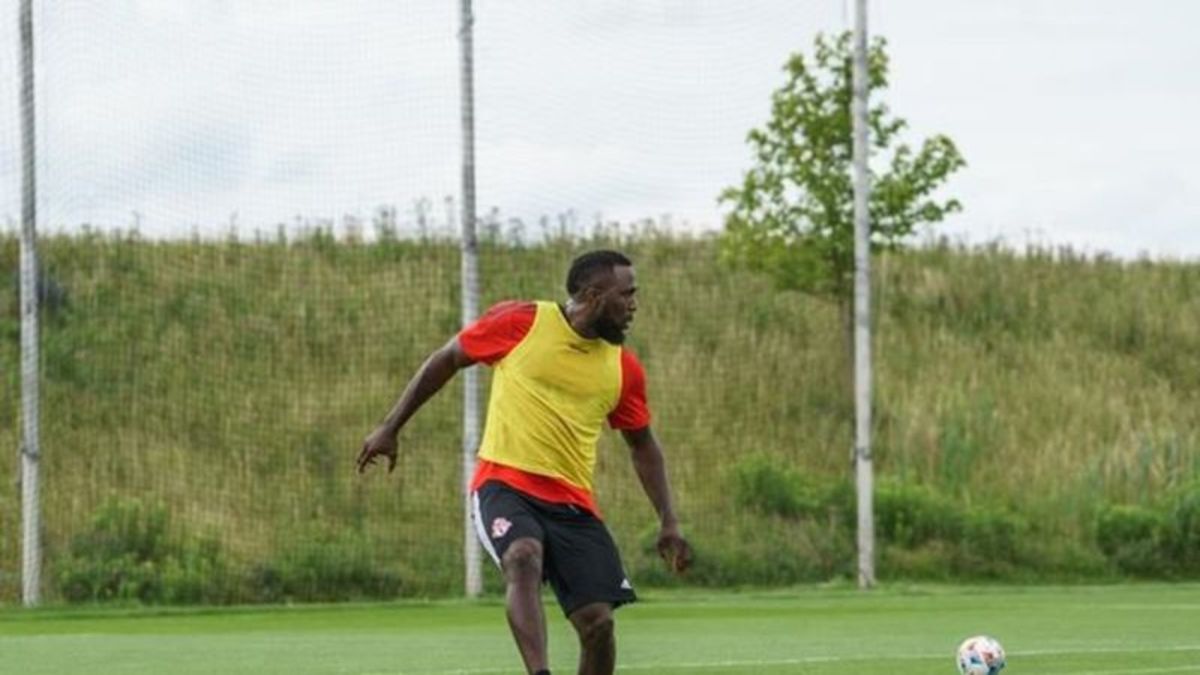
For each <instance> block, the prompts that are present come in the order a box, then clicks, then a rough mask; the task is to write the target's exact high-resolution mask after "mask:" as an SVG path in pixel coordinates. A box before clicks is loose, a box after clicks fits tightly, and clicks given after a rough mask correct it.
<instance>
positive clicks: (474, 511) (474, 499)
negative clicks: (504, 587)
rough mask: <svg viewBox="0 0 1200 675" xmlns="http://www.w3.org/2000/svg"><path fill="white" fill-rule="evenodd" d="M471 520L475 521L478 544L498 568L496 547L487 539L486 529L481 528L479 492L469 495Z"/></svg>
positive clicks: (481, 517)
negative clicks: (481, 545)
mask: <svg viewBox="0 0 1200 675" xmlns="http://www.w3.org/2000/svg"><path fill="white" fill-rule="evenodd" d="M471 520H473V521H475V536H476V537H479V543H481V544H483V549H484V550H485V551H487V552H488V555H490V556H492V561H493V562H495V563H496V566H497V567H499V566H500V556H498V555H496V547H495V546H492V540H491V539H489V538H488V534H487V528H485V527H484V526H483V512H482V511H480V510H479V492H478V491H476V492H472V493H471Z"/></svg>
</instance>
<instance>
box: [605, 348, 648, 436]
mask: <svg viewBox="0 0 1200 675" xmlns="http://www.w3.org/2000/svg"><path fill="white" fill-rule="evenodd" d="M608 424H609V426H611V427H612V428H614V429H629V430H633V431H636V430H637V429H645V428H646V427H648V426H650V406H649V405H647V403H646V371H645V370H643V369H642V364H641V363H640V362H639V361H638V360H637V357H636V356H634V355H633V352H631V351H629V350H628V349H622V350H621V398H620V399H618V400H617V407H616V408H614V409H613V411H612V412H611V413H609V414H608Z"/></svg>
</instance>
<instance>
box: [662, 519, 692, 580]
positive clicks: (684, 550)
mask: <svg viewBox="0 0 1200 675" xmlns="http://www.w3.org/2000/svg"><path fill="white" fill-rule="evenodd" d="M658 555H660V556H662V559H663V560H665V561H666V563H667V567H669V568H670V569H671V571H672V572H674V573H675V574H683V573H684V572H686V571H687V569H688V568H689V567H691V565H692V547H691V545H689V544H688V543H687V540H686V539H684V538H683V535H682V534H681V533H680V531H679V525H677V524H664V525H663V526H662V530H661V531H660V532H659V533H658Z"/></svg>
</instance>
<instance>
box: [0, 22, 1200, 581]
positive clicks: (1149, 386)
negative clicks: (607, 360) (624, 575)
mask: <svg viewBox="0 0 1200 675" xmlns="http://www.w3.org/2000/svg"><path fill="white" fill-rule="evenodd" d="M13 4H15V3H6V4H5V11H6V14H5V15H4V16H5V17H6V18H5V19H4V20H0V45H3V48H2V49H0V89H3V90H4V91H7V92H16V91H18V84H17V79H18V77H17V63H16V58H17V57H16V54H17V52H16V49H15V48H14V49H10V48H9V45H15V44H16V42H17V33H16V29H15V25H13V22H12V21H10V20H9V19H8V18H7V17H11V16H14V15H15V13H16V12H15V9H12V11H8V10H9V9H10V8H9V7H8V5H13ZM35 10H36V11H35V15H36V16H35V19H36V21H35V25H36V30H35V40H36V66H37V67H36V84H37V92H38V99H37V136H36V140H37V144H38V154H37V175H38V182H39V191H38V200H37V206H38V214H39V215H38V227H39V231H40V233H41V236H40V240H39V242H38V245H39V254H40V257H41V271H42V273H41V276H40V278H39V294H40V297H41V300H42V310H41V318H40V322H41V323H40V330H41V379H40V384H41V411H42V412H41V414H42V418H41V420H40V423H41V429H42V431H41V438H42V461H41V471H42V514H43V516H42V532H41V533H40V536H41V540H42V541H43V542H44V552H43V553H44V565H43V575H42V576H43V593H44V594H45V597H47V598H49V599H50V600H52V601H59V600H66V601H89V600H97V599H99V600H107V599H140V600H143V601H150V602H213V603H226V602H261V601H285V600H334V599H345V598H360V597H371V598H378V597H396V596H404V595H440V594H456V593H459V592H461V589H462V584H463V578H464V563H463V546H462V539H463V532H462V527H463V518H462V494H461V480H462V477H461V465H460V446H461V437H462V418H463V410H462V407H463V406H462V390H461V387H462V381H461V378H459V379H457V380H455V381H453V382H452V383H451V384H450V385H449V386H448V387H447V388H446V389H445V390H444V391H443V392H442V393H441V394H440V395H439V396H438V397H436V398H435V399H433V400H432V401H431V402H430V403H428V404H427V405H426V407H425V408H424V409H422V410H421V411H420V412H419V413H418V415H417V416H416V417H415V418H414V419H413V421H412V422H411V423H410V424H409V425H408V426H407V427H406V429H405V430H404V431H403V433H402V434H401V437H400V446H401V448H402V452H401V455H400V461H399V465H398V466H397V469H396V472H395V474H393V475H390V476H389V475H385V474H384V473H382V472H379V471H373V472H371V473H369V474H367V475H366V476H358V475H355V473H354V471H353V468H354V458H355V456H356V455H357V453H358V451H359V449H360V447H361V443H362V440H363V437H364V436H365V435H366V434H367V433H368V432H369V431H370V430H371V429H372V428H373V427H374V425H375V424H376V423H377V422H378V421H379V420H380V419H381V418H382V417H383V415H384V414H385V413H386V412H387V410H388V408H389V407H390V406H391V405H392V403H393V402H394V401H395V398H396V397H397V395H398V394H399V393H400V391H401V389H402V388H403V386H404V384H405V382H406V381H407V380H408V378H409V377H410V376H411V375H412V373H413V372H414V371H415V370H416V368H417V367H418V366H419V365H420V364H421V362H422V360H423V359H424V358H425V356H426V355H427V354H428V353H429V352H430V351H431V350H433V349H435V348H436V347H438V346H440V345H441V344H443V343H444V342H445V341H446V340H447V339H448V338H449V337H450V336H451V335H452V334H454V332H455V331H457V330H458V329H459V327H460V326H461V310H460V307H461V300H462V297H461V293H462V289H461V286H460V281H459V280H460V276H459V275H460V264H461V259H460V251H459V241H458V239H459V225H460V219H461V216H460V207H461V204H462V196H461V195H460V194H459V191H460V171H461V162H462V160H461V146H460V143H461V141H460V120H461V118H460V114H461V113H460V110H459V93H458V92H459V77H460V72H459V42H458V39H457V32H458V30H459V25H458V8H457V6H456V3H447V2H433V1H429V2H423V3H392V2H368V1H366V0H363V1H361V2H342V3H337V4H336V5H334V4H332V3H325V2H317V1H315V0H314V1H311V2H309V1H304V2H294V1H293V2H288V3H267V2H255V3H230V2H205V3H199V2H198V3H160V2H126V3H115V4H114V3H91V2H82V1H79V0H76V1H73V2H71V1H68V2H54V3H49V2H45V3H35ZM845 10H846V3H844V2H839V1H836V0H814V1H813V2H809V3H778V4H770V3H762V4H758V3H752V4H750V5H743V4H737V3H729V2H660V3H645V2H633V1H632V0H629V1H619V2H605V3H571V4H564V3H559V2H547V1H543V2H522V3H498V2H479V3H477V4H476V7H475V23H474V41H475V82H476V109H475V124H476V131H475V133H476V144H477V167H478V179H477V182H478V186H479V197H478V209H477V210H478V216H477V221H478V232H479V238H480V251H479V264H480V281H481V296H482V297H481V298H480V302H479V306H480V307H481V308H486V307H488V306H489V305H490V304H492V303H494V302H496V301H499V300H503V299H511V298H519V299H547V300H552V299H562V298H563V296H564V291H563V282H564V278H565V275H566V271H567V267H568V265H569V262H570V260H571V259H572V258H573V257H574V256H575V255H577V254H578V253H580V252H583V251H585V250H588V249H591V248H596V247H615V248H619V249H621V250H623V251H625V252H626V253H628V254H629V255H630V256H631V257H632V258H633V260H634V261H635V264H636V267H637V272H638V285H639V287H640V289H641V290H640V291H639V294H640V309H639V311H638V319H637V322H636V323H635V325H634V327H633V330H632V333H631V336H630V344H631V347H632V349H634V350H635V351H636V352H637V354H638V355H639V357H640V359H641V361H642V362H643V363H644V365H645V367H646V371H647V376H648V383H649V384H648V386H649V398H650V405H651V408H652V410H653V412H654V420H655V421H654V428H655V431H656V433H657V434H658V436H659V438H660V439H661V440H662V442H663V446H664V448H665V450H666V452H667V458H668V462H669V474H670V478H671V481H672V484H673V486H674V493H675V499H676V502H677V510H678V511H679V513H680V514H681V516H682V518H683V525H684V528H685V531H686V532H687V533H688V535H689V537H690V538H691V540H692V542H693V544H694V546H695V548H696V550H697V565H696V568H695V570H694V571H693V573H692V575H691V576H690V577H689V578H688V579H686V580H685V581H684V582H685V583H689V582H690V583H705V584H771V583H794V582H799V581H813V580H826V579H830V578H837V577H839V576H846V575H848V574H852V570H853V560H854V551H853V522H854V519H853V515H854V514H853V494H852V491H851V488H850V484H849V481H848V478H849V476H850V456H849V451H850V446H851V431H852V421H853V413H854V411H853V407H852V405H851V400H852V399H851V397H850V395H849V394H850V392H849V387H850V379H849V370H848V366H849V358H850V357H849V350H848V343H847V340H846V337H847V335H846V330H845V329H846V325H845V323H844V320H845V318H846V307H845V305H844V303H842V304H839V302H837V301H836V300H835V299H831V298H829V297H827V296H826V297H823V296H820V295H813V294H806V293H800V292H796V291H787V292H782V291H779V290H778V289H777V288H775V287H774V286H773V284H772V281H771V279H769V278H768V277H767V276H766V275H763V274H759V273H756V272H752V271H748V270H746V269H744V268H737V267H733V266H730V265H728V264H725V262H722V256H721V251H720V245H719V243H718V239H717V234H716V233H717V231H718V230H719V229H720V227H721V225H722V216H723V214H722V207H720V206H719V205H718V202H717V198H718V196H719V195H720V194H721V192H722V190H724V189H725V188H727V187H730V186H733V185H735V184H737V183H738V182H739V180H741V178H742V176H743V175H744V172H745V171H746V170H747V169H748V168H749V166H750V164H751V163H752V162H753V161H754V157H752V156H751V153H750V151H749V149H748V146H747V144H746V133H747V132H748V131H749V130H750V129H751V128H754V127H758V126H761V125H763V124H764V123H765V122H766V121H767V116H768V114H769V113H770V110H771V93H772V91H774V90H775V89H776V88H777V87H779V86H781V85H782V84H783V81H784V79H785V76H784V73H783V72H782V70H781V68H782V66H783V65H784V63H785V62H786V61H787V58H788V56H789V55H791V54H793V53H796V52H802V51H811V49H812V46H813V36H814V35H815V34H817V33H818V32H825V33H837V32H840V31H842V30H843V29H845V28H847V25H846V16H845ZM885 16H886V14H885ZM937 89H938V90H939V91H941V90H943V89H944V87H942V86H941V85H940V84H939V85H938V87H937ZM945 95H946V96H947V97H951V98H953V97H954V96H955V95H956V94H955V92H953V91H948V92H947V93H946V94H945ZM931 107H936V106H933V105H932V104H931ZM17 109H18V100H17V98H16V97H15V96H8V95H6V96H0V224H3V230H2V231H0V378H2V384H0V448H3V449H4V457H5V459H3V460H0V603H2V602H13V601H16V600H17V598H18V597H20V590H21V589H20V584H21V579H20V569H21V562H20V561H21V527H20V509H19V504H20V494H21V486H20V484H19V475H20V461H19V459H18V458H17V453H16V452H15V450H16V449H17V448H18V447H19V445H20V438H21V437H20V428H21V426H20V425H21V420H20V386H21V382H20V369H19V367H18V366H19V363H20V355H19V339H18V336H19V333H20V312H19V307H18V300H17V294H18V278H17V271H16V270H17V267H18V249H19V236H18V232H19V222H18V221H19V217H20V193H19V190H20V187H19V186H20V164H19V162H20V153H19V151H18V149H19V147H20V138H19V122H18V120H19V116H18V113H17ZM899 112H900V113H903V112H904V111H903V110H900V111H899ZM936 122H937V121H936V120H933V121H929V122H928V123H929V124H935V123H936ZM10 149H11V151H10ZM968 208H969V205H968ZM1013 227H1016V225H1014V226H1013ZM926 244H927V245H925V246H918V247H917V248H916V249H914V250H911V251H909V252H900V253H889V254H886V255H880V256H878V257H877V259H876V260H877V267H876V277H875V281H874V283H875V288H874V290H873V296H872V297H873V298H874V303H875V307H874V310H875V317H876V319H875V321H876V326H877V329H878V330H877V334H876V337H875V343H874V347H875V353H876V354H877V359H878V361H877V366H876V383H877V389H876V401H875V405H876V417H875V430H874V431H875V433H876V437H875V447H874V452H875V462H876V469H877V471H878V473H879V475H880V481H879V493H878V500H877V505H878V529H877V531H878V533H879V538H880V542H881V550H880V559H881V569H882V570H883V572H884V576H885V577H886V576H887V575H888V574H904V575H913V576H924V577H930V576H933V577H937V578H944V577H947V576H955V575H961V576H966V577H972V578H977V577H979V576H985V577H1004V576H1005V575H1009V578H1012V577H1015V578H1022V577H1021V574H1024V573H1036V574H1049V575H1054V574H1059V575H1061V576H1067V577H1071V578H1078V577H1081V576H1088V575H1091V576H1093V577H1103V576H1104V575H1105V574H1109V573H1111V572H1113V571H1119V572H1132V573H1151V574H1160V573H1172V574H1179V573H1183V572H1187V573H1194V572H1195V571H1196V570H1200V557H1197V556H1196V555H1195V551H1196V550H1197V548H1196V544H1195V542H1197V541H1200V531H1197V530H1196V529H1195V523H1200V517H1193V515H1192V514H1195V513H1196V511H1195V509H1196V506H1195V505H1196V504H1200V500H1198V499H1197V498H1196V497H1195V495H1196V494H1200V493H1197V492H1195V490H1194V489H1193V492H1191V493H1187V492H1185V491H1181V490H1183V488H1184V487H1186V486H1188V485H1195V484H1196V481H1197V480H1198V479H1200V439H1198V436H1197V432H1196V429H1197V428H1200V425H1198V423H1200V419H1198V413H1197V411H1200V405H1197V403H1198V401H1197V400H1196V398H1197V395H1196V393H1197V392H1198V391H1200V381H1198V380H1197V375H1196V373H1200V362H1198V361H1197V358H1198V357H1197V355H1200V340H1198V338H1197V335H1198V334H1200V328H1198V327H1197V322H1196V317H1197V316H1200V313H1198V312H1196V311H1195V309H1196V308H1195V297H1196V290H1197V289H1198V288H1200V278H1198V276H1197V271H1196V268H1195V266H1194V265H1188V264H1184V263H1180V264H1161V265H1152V264H1144V265H1138V264H1125V263H1122V262H1120V261H1114V260H1112V259H1106V258H1103V257H1100V258H1094V259H1093V258H1087V257H1084V256H1077V255H1074V254H1072V253H1071V252H1070V251H1050V250H1040V249H1036V248H1033V249H1031V250H1028V251H1024V252H1022V253H1020V254H1017V253H1013V252H1012V251H1011V250H1008V249H1006V248H1004V247H992V248H984V249H981V250H977V249H968V248H966V247H957V246H954V245H949V244H946V243H945V242H938V241H935V240H931V241H928V242H926ZM726 262H727V261H726ZM482 379H483V385H484V393H485V394H484V395H486V387H487V384H488V382H487V379H488V375H487V371H486V370H485V371H483V378H482ZM1189 494H1190V495H1192V496H1190V497H1189V496H1188V495H1189ZM597 496H598V502H599V505H600V507H601V509H602V510H603V512H604V514H605V516H606V520H607V522H608V524H609V525H610V527H611V528H612V530H613V533H614V535H615V537H616V539H617V541H618V544H619V545H620V547H621V549H622V553H623V556H624V559H625V562H626V565H627V567H628V569H629V572H630V575H631V577H632V578H633V579H634V581H635V582H636V583H638V584H668V583H676V581H675V580H674V579H672V578H670V577H668V576H667V574H666V572H665V570H664V569H663V567H662V565H661V564H660V562H659V561H658V560H657V559H656V556H655V554H654V551H653V543H654V541H653V538H654V534H655V519H654V514H653V511H652V509H651V507H650V505H649V503H648V502H647V500H646V498H645V496H644V494H643V493H642V489H641V487H640V485H639V484H638V481H637V478H636V476H635V475H634V472H633V469H632V466H631V463H630V461H629V458H628V451H627V450H626V449H625V448H624V444H623V443H622V441H621V439H620V437H619V435H617V434H615V433H608V434H606V435H605V436H604V437H603V440H602V443H601V448H600V453H599V465H598V477H597ZM1171 500H1174V501H1171ZM1189 500H1191V501H1189ZM1189 509H1191V510H1189ZM1189 528H1191V529H1189ZM1143 540H1144V541H1151V542H1156V543H1154V546H1157V547H1158V548H1154V547H1151V548H1147V547H1146V546H1144V545H1142V543H1141V542H1143ZM1188 556H1191V557H1188ZM1161 561H1170V563H1169V565H1168V566H1164V565H1166V563H1162V562H1161ZM1188 565H1191V567H1188ZM484 570H485V574H486V576H485V585H486V587H487V588H488V589H490V590H493V591H494V590H496V589H498V588H499V585H500V580H499V578H498V575H497V574H496V572H495V569H494V568H493V567H492V566H491V565H490V563H485V565H484Z"/></svg>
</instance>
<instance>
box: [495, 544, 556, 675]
mask: <svg viewBox="0 0 1200 675" xmlns="http://www.w3.org/2000/svg"><path fill="white" fill-rule="evenodd" d="M501 560H502V562H501V569H502V570H504V581H505V584H506V593H505V599H506V604H507V614H508V627H509V628H510V629H511V630H512V634H513V639H514V640H516V642H517V649H518V650H520V652H521V658H522V659H524V661H525V667H526V668H527V669H528V670H529V672H530V673H536V672H538V671H540V670H544V669H546V668H548V667H549V663H548V659H547V654H546V616H545V612H544V611H543V610H542V594H541V588H542V542H540V541H538V540H537V539H534V538H532V537H522V538H520V539H516V540H514V541H513V542H512V543H510V544H509V545H508V550H506V551H505V552H504V556H503V558H502V559H501Z"/></svg>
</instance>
